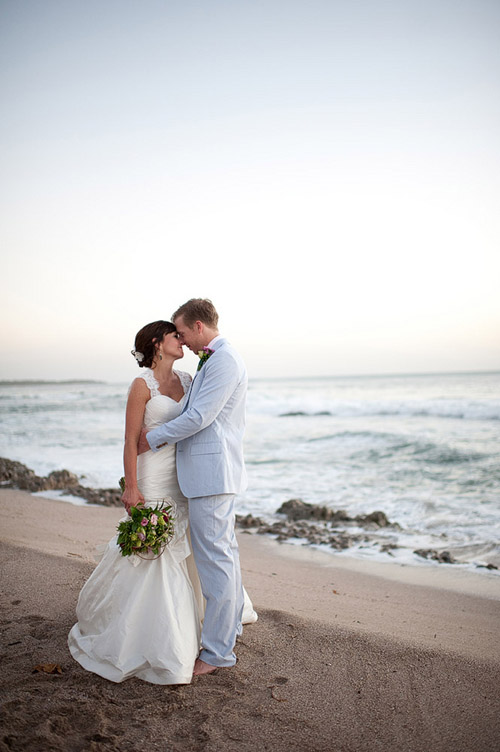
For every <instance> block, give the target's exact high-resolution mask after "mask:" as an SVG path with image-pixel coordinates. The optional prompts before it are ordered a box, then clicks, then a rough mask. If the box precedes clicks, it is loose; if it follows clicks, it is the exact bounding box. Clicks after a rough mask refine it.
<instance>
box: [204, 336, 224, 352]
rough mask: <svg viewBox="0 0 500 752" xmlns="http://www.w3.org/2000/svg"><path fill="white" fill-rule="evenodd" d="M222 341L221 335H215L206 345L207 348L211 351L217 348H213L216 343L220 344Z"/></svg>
mask: <svg viewBox="0 0 500 752" xmlns="http://www.w3.org/2000/svg"><path fill="white" fill-rule="evenodd" d="M222 339H224V337H223V336H222V334H217V336H216V337H214V338H213V339H212V340H210V342H209V343H208V345H207V347H209V348H210V349H211V350H215V349H217V348H215V347H214V345H215V344H216V343H217V342H220V340H222Z"/></svg>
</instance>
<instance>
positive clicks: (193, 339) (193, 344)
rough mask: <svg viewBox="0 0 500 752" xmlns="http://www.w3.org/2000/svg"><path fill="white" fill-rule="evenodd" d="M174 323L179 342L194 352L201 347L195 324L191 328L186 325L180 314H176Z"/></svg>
mask: <svg viewBox="0 0 500 752" xmlns="http://www.w3.org/2000/svg"><path fill="white" fill-rule="evenodd" d="M174 324H175V328H176V329H177V334H178V335H179V339H180V342H181V344H182V345H186V347H189V349H190V350H192V351H193V352H194V353H197V352H198V350H200V349H201V348H202V347H203V344H200V341H199V340H200V333H199V332H198V330H197V328H196V324H195V325H194V326H193V327H192V328H190V327H188V326H186V324H185V323H184V319H183V317H182V316H178V317H177V318H176V319H175V321H174Z"/></svg>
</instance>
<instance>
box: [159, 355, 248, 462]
mask: <svg viewBox="0 0 500 752" xmlns="http://www.w3.org/2000/svg"><path fill="white" fill-rule="evenodd" d="M203 368H204V369H206V371H205V373H204V375H203V383H202V384H201V386H200V389H199V391H198V393H197V394H196V397H195V398H194V399H193V402H192V404H191V405H190V406H189V407H188V409H187V410H186V411H185V412H183V413H182V414H181V415H179V416H178V417H177V418H174V420H170V421H169V422H168V423H163V425H161V426H159V427H158V428H154V429H153V430H152V431H149V432H148V433H147V434H146V439H147V441H148V444H149V446H150V447H151V449H152V450H153V452H155V451H157V450H158V449H159V448H160V447H161V446H162V445H164V444H176V443H177V442H178V441H181V439H187V438H188V437H189V436H193V434H195V433H198V431H202V430H203V429H204V428H206V427H207V426H209V425H210V424H211V423H213V421H214V420H215V418H216V417H217V416H218V414H219V413H220V411H221V410H222V408H223V407H224V405H225V404H226V403H227V401H228V400H229V398H230V397H231V395H232V394H233V392H234V390H235V389H236V387H237V386H238V384H239V382H240V379H241V368H240V366H239V365H238V363H237V362H236V360H235V359H234V358H233V357H232V356H231V355H230V354H228V353H214V355H212V357H211V358H210V359H209V360H208V361H207V362H206V363H205V365H204V366H203Z"/></svg>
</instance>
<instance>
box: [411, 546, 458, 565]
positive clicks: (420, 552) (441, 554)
mask: <svg viewBox="0 0 500 752" xmlns="http://www.w3.org/2000/svg"><path fill="white" fill-rule="evenodd" d="M413 553H414V554H417V556H421V557H422V559H432V561H438V562H439V563H440V564H457V560H456V559H454V558H453V556H452V555H451V554H450V552H449V551H436V549H434V548H417V550H416V551H414V552H413Z"/></svg>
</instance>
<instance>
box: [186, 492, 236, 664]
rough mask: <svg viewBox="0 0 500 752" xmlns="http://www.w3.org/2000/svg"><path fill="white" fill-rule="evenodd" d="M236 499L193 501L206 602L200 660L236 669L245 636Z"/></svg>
mask: <svg viewBox="0 0 500 752" xmlns="http://www.w3.org/2000/svg"><path fill="white" fill-rule="evenodd" d="M234 519H235V514H234V495H233V494H222V495H220V496H197V497H196V498H194V499H189V523H190V528H191V543H192V545H193V554H194V559H195V561H196V566H197V568H198V574H199V576H200V582H201V589H202V592H203V596H204V597H205V600H206V608H205V619H204V621H203V629H202V633H201V653H200V658H201V659H202V660H203V661H205V663H210V664H211V665H212V666H234V664H235V663H236V656H235V654H234V644H235V642H236V636H237V635H239V634H241V629H242V628H241V617H242V613H243V586H242V583H241V571H240V555H239V551H238V543H237V541H236V535H235V532H234Z"/></svg>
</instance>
